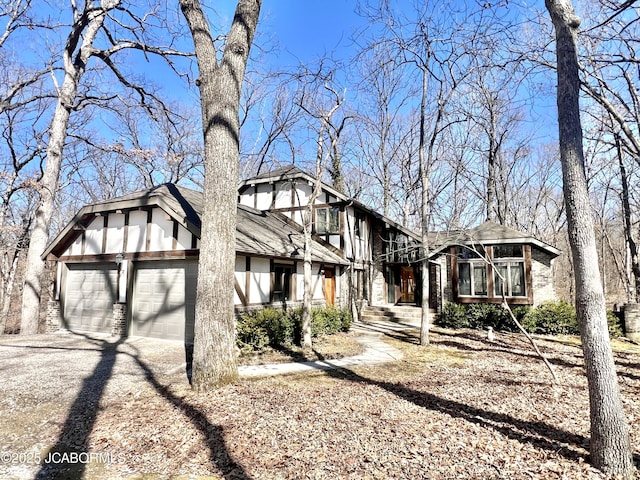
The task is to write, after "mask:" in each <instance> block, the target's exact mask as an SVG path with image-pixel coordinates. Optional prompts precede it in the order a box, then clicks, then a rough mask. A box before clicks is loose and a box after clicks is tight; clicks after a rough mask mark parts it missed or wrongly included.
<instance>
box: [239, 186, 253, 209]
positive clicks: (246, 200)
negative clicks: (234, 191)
mask: <svg viewBox="0 0 640 480" xmlns="http://www.w3.org/2000/svg"><path fill="white" fill-rule="evenodd" d="M254 195H255V187H250V188H247V189H246V190H245V191H244V192H243V193H242V195H240V205H246V206H247V207H253V203H254V200H255V199H254Z"/></svg>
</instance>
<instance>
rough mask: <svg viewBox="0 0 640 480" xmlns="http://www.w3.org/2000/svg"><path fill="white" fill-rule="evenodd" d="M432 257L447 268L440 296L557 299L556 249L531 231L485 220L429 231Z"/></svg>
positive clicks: (520, 301)
mask: <svg viewBox="0 0 640 480" xmlns="http://www.w3.org/2000/svg"><path fill="white" fill-rule="evenodd" d="M431 242H432V245H433V248H432V249H430V252H431V253H430V260H431V261H432V262H434V263H436V264H438V265H440V267H441V268H442V269H443V270H444V271H446V276H445V282H444V284H443V285H442V295H443V298H444V301H448V302H455V303H501V302H502V300H503V293H504V298H505V299H506V300H507V302H508V303H509V304H510V305H533V306H535V305H539V304H540V303H542V302H545V301H549V300H557V296H556V293H555V291H554V289H553V270H552V263H553V260H554V259H555V258H556V257H557V256H558V255H560V253H561V252H560V250H558V249H557V248H555V247H553V246H551V245H549V244H547V243H545V242H542V241H540V240H538V239H536V238H534V237H532V236H531V235H528V234H525V233H522V232H519V231H516V230H513V229H511V228H508V227H505V226H503V225H498V224H495V223H491V222H485V223H483V224H481V225H479V226H478V227H476V228H472V229H469V230H463V231H457V232H448V233H445V234H432V235H431Z"/></svg>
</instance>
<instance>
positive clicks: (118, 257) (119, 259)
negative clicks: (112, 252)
mask: <svg viewBox="0 0 640 480" xmlns="http://www.w3.org/2000/svg"><path fill="white" fill-rule="evenodd" d="M123 260H124V253H119V254H117V255H116V265H117V266H118V267H119V266H120V265H122V261H123Z"/></svg>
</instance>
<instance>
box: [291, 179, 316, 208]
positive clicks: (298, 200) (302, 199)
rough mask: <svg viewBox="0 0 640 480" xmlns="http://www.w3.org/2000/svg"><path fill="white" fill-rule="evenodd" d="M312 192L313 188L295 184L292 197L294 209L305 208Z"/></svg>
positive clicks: (307, 185) (305, 184)
mask: <svg viewBox="0 0 640 480" xmlns="http://www.w3.org/2000/svg"><path fill="white" fill-rule="evenodd" d="M312 192H313V187H312V186H311V185H309V184H308V183H297V184H296V189H295V192H294V195H293V204H294V206H296V207H305V206H307V205H308V204H309V199H310V198H311V194H312Z"/></svg>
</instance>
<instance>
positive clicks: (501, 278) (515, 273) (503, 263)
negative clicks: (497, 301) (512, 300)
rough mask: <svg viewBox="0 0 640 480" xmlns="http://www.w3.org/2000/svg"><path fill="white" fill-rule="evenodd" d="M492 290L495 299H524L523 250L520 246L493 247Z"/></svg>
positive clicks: (525, 291)
mask: <svg viewBox="0 0 640 480" xmlns="http://www.w3.org/2000/svg"><path fill="white" fill-rule="evenodd" d="M493 265H494V268H493V289H494V295H495V296H496V297H502V294H503V289H504V295H505V296H507V297H526V296H527V288H526V283H527V282H526V280H525V261H524V248H523V247H522V245H494V246H493Z"/></svg>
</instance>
